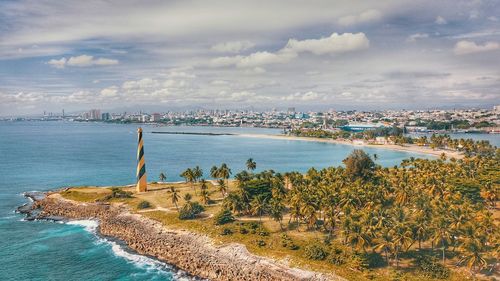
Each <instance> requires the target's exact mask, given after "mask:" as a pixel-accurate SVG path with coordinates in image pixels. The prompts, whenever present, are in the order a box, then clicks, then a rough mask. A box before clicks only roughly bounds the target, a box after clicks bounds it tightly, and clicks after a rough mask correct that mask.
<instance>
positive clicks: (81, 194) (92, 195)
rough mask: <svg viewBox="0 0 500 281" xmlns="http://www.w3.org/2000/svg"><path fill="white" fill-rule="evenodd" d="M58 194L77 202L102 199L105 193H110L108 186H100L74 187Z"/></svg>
mask: <svg viewBox="0 0 500 281" xmlns="http://www.w3.org/2000/svg"><path fill="white" fill-rule="evenodd" d="M60 194H61V195H62V196H63V197H64V198H66V199H70V200H73V201H78V202H95V201H98V200H102V199H104V198H105V197H106V196H107V195H109V194H111V190H110V189H108V188H100V187H74V188H70V189H67V190H64V191H61V192H60Z"/></svg>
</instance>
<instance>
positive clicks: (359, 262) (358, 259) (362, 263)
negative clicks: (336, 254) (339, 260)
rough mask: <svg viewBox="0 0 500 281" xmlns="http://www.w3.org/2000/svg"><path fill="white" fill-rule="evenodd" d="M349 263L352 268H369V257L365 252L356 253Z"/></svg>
mask: <svg viewBox="0 0 500 281" xmlns="http://www.w3.org/2000/svg"><path fill="white" fill-rule="evenodd" d="M349 264H350V266H351V267H352V268H355V269H357V270H363V269H367V268H368V266H369V264H368V258H367V256H366V254H363V253H354V254H353V255H352V257H351V260H350V261H349Z"/></svg>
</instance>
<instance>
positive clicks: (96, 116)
mask: <svg viewBox="0 0 500 281" xmlns="http://www.w3.org/2000/svg"><path fill="white" fill-rule="evenodd" d="M89 114H90V117H89V119H90V120H101V117H102V116H101V111H100V110H99V109H91V110H90V112H89Z"/></svg>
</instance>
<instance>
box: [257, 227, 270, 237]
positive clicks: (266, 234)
mask: <svg viewBox="0 0 500 281" xmlns="http://www.w3.org/2000/svg"><path fill="white" fill-rule="evenodd" d="M259 235H260V236H269V232H267V231H266V230H265V229H261V230H260V231H259Z"/></svg>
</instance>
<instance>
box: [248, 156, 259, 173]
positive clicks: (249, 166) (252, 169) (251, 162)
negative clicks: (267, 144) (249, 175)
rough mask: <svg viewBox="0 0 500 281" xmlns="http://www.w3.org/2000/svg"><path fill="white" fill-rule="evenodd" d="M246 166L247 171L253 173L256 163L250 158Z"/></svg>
mask: <svg viewBox="0 0 500 281" xmlns="http://www.w3.org/2000/svg"><path fill="white" fill-rule="evenodd" d="M246 164H247V169H248V170H249V171H254V170H255V169H256V168H257V163H255V161H253V159H252V158H248V160H247V163H246Z"/></svg>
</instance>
